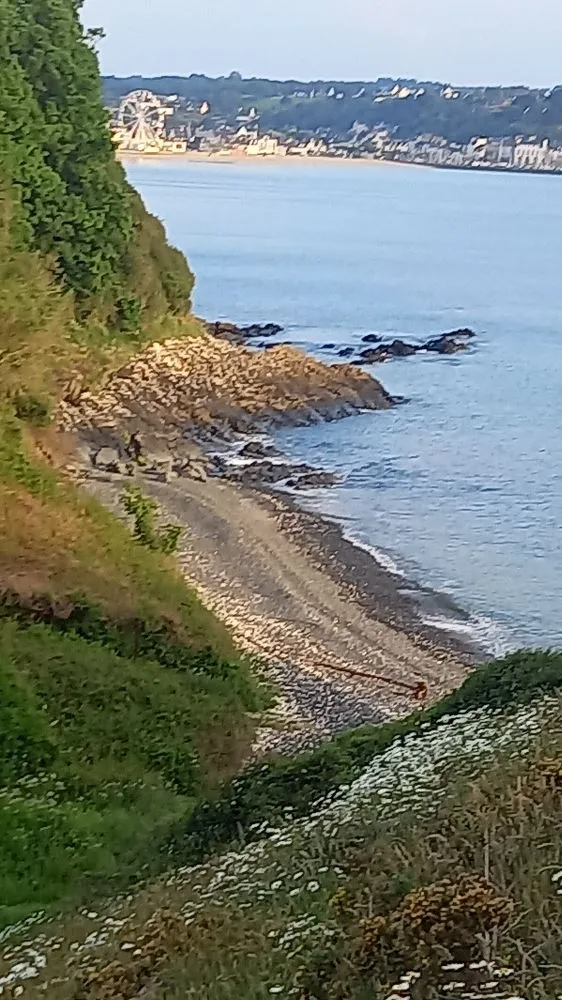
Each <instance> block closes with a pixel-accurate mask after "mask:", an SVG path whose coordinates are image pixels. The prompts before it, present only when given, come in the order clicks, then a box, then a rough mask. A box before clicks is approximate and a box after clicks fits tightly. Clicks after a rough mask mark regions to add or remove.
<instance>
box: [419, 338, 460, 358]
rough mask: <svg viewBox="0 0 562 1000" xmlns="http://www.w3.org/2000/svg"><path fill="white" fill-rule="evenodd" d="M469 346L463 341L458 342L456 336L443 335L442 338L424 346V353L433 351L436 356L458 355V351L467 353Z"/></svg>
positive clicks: (428, 342)
mask: <svg viewBox="0 0 562 1000" xmlns="http://www.w3.org/2000/svg"><path fill="white" fill-rule="evenodd" d="M467 349H468V348H467V345H466V344H465V343H464V341H462V340H456V339H455V336H454V334H451V333H442V334H441V336H440V337H434V338H433V339H432V340H428V341H427V342H426V343H425V344H424V345H423V350H424V351H433V352H434V353H436V354H456V353H457V351H466V350H467Z"/></svg>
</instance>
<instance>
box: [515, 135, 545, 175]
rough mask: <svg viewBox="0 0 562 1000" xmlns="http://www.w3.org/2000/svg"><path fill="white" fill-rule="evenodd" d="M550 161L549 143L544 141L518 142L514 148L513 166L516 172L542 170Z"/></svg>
mask: <svg viewBox="0 0 562 1000" xmlns="http://www.w3.org/2000/svg"><path fill="white" fill-rule="evenodd" d="M550 159H551V154H550V143H549V142H548V139H545V141H544V142H542V143H540V144H539V143H536V142H519V143H518V144H517V145H516V146H515V150H514V154H513V165H514V166H515V167H516V168H517V169H518V170H544V169H547V168H548V166H549V162H550Z"/></svg>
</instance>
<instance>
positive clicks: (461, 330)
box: [443, 326, 476, 340]
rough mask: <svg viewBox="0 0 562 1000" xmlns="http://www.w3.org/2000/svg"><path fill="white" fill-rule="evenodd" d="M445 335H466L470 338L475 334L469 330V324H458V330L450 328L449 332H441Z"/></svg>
mask: <svg viewBox="0 0 562 1000" xmlns="http://www.w3.org/2000/svg"><path fill="white" fill-rule="evenodd" d="M443 336H445V337H466V338H467V339H468V340H472V339H473V338H474V337H475V336H476V334H475V332H474V330H471V329H470V327H469V326H460V327H459V329H458V330H451V332H450V333H445V334H443Z"/></svg>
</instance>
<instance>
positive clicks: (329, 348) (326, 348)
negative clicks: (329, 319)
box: [320, 344, 336, 351]
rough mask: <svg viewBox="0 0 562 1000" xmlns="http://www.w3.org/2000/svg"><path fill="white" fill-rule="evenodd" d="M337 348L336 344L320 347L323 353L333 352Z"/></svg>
mask: <svg viewBox="0 0 562 1000" xmlns="http://www.w3.org/2000/svg"><path fill="white" fill-rule="evenodd" d="M335 347H336V345H335V344H322V346H321V347H320V350H321V351H333V350H335Z"/></svg>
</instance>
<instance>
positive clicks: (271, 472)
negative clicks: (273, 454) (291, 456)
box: [229, 462, 314, 486]
mask: <svg viewBox="0 0 562 1000" xmlns="http://www.w3.org/2000/svg"><path fill="white" fill-rule="evenodd" d="M313 471H314V470H313V469H312V468H311V467H310V465H304V464H303V465H292V464H290V463H287V462H252V463H251V465H246V466H244V467H243V468H242V469H234V470H233V471H232V472H231V473H230V476H229V478H230V479H234V480H236V482H238V483H242V484H243V485H246V486H256V485H258V484H260V483H265V484H267V485H271V484H273V483H280V482H282V481H283V480H285V479H289V478H290V477H294V476H295V475H297V476H299V475H305V474H308V473H310V472H313Z"/></svg>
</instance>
